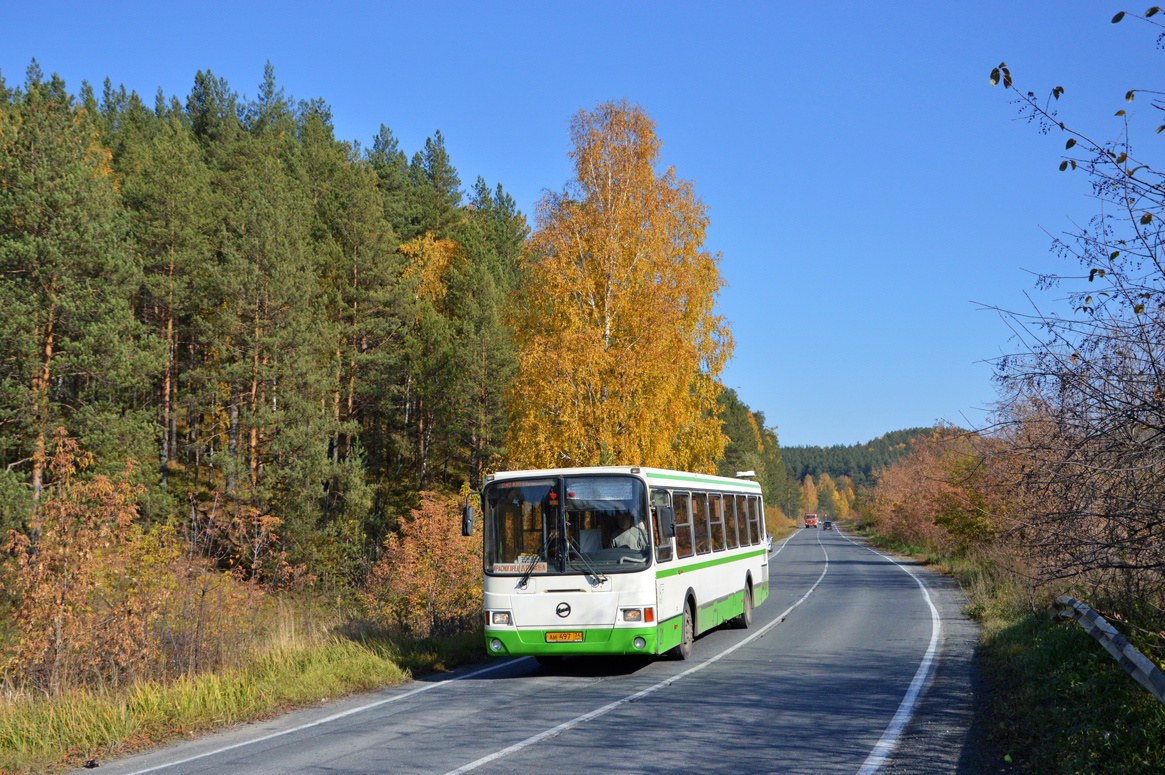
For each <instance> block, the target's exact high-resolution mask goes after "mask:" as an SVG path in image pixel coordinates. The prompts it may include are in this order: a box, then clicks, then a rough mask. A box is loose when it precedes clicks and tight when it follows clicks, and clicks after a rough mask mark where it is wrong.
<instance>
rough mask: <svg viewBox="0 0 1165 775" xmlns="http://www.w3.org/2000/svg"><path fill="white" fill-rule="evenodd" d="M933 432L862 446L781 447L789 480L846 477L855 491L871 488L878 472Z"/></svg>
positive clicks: (895, 435)
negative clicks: (918, 438) (911, 443)
mask: <svg viewBox="0 0 1165 775" xmlns="http://www.w3.org/2000/svg"><path fill="white" fill-rule="evenodd" d="M932 430H933V428H908V429H906V430H902V431H892V432H891V433H887V434H885V435H884V436H879V437H878V438H876V439H874V440H873V441H869V442H866V443H865V444H854V445H852V446H844V445H840V444H838V445H835V446H832V447H781V456H782V458H783V459H784V461H785V467H786V468H788V469H789V476H790V477H791V478H792V479H793V480H794V481H797V482H800V481H803V480H804V479H805V477H806V475H808V476H812V477H813V478H814V480H816V479H818V478H819V477H820V476H821V474H823V473H828V474H829V475H830V476H831V477H833V478H834V479H837V478H838V477H841V476H848V477H850V478H851V479H853V482H854V485H855V486H857V487H872V486H873V484H874V481H875V478H876V476H877V473H878V471H880V470H881V469H883V468H885V467H886V466H888V465H890V464H891V463H893V462H894V461H896V460H898V459H899V458H901V457H904V456H906V455H907V454H909V452H910V442H911V441H912V440H913V439H915V438H917V437H918V436H921V435H924V434H928V433H930V432H931V431H932Z"/></svg>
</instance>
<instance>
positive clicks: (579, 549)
mask: <svg viewBox="0 0 1165 775" xmlns="http://www.w3.org/2000/svg"><path fill="white" fill-rule="evenodd" d="M566 541H567V544H569V545H570V547H571V548H572V549H574V552H575V554H577V555H578V558H579V559H580V560H582V564H583V565H585V566H586V568H587V570H588V571H590V573H591V575H592V576H594V577H595V581H596V583H599V584H602V583H603V582H605V581H606V580H607V577H606V576H604V575H603V574H602V573H599V572H598V571H597V570H595V566H593V565H591V564H590V563H589V562H587V558H586V557H584V556H583V551H582V547H581V546H579V543H578V541H576V540H574V538H572V537H571V535H570V533H567V534H566Z"/></svg>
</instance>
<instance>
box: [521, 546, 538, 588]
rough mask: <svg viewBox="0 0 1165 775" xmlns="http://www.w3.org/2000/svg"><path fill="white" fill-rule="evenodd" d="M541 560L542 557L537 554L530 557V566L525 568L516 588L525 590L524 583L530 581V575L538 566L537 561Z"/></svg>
mask: <svg viewBox="0 0 1165 775" xmlns="http://www.w3.org/2000/svg"><path fill="white" fill-rule="evenodd" d="M541 559H542V555H541V554H540V553H538V552H535V553H534V554H532V555H530V564H529V565H528V566H526V572H525V573H523V574H522V578H520V579H518V586H519V587H521V588H522V589H525V588H526V582H528V581H529V580H530V574H531V573H533V572H534V568H535V567H536V566H537V565H538V561H539V560H541Z"/></svg>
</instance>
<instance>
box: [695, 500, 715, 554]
mask: <svg viewBox="0 0 1165 775" xmlns="http://www.w3.org/2000/svg"><path fill="white" fill-rule="evenodd" d="M692 525H693V532H694V533H695V536H694V538H695V541H696V554H707V553H708V552H710V551H711V550H712V544H711V542H709V540H708V495H707V494H706V493H702V492H694V493H692Z"/></svg>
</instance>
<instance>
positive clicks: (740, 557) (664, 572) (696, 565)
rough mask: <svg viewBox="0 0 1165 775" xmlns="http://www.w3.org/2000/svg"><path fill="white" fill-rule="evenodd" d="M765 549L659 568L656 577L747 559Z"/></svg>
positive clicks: (676, 574) (663, 577) (664, 577)
mask: <svg viewBox="0 0 1165 775" xmlns="http://www.w3.org/2000/svg"><path fill="white" fill-rule="evenodd" d="M766 551H767V550H766V549H759V550H757V551H755V552H749V553H748V554H736V555H732V556H731V557H717V558H716V559H715V560H705V561H704V562H697V563H694V564H692V565H685V566H683V567H681V568H668V569H667V570H659V571H656V572H655V577H656V578H657V579H666V578H667V577H668V576H678V575H679V574H680V573H687V572H689V571H694V570H700V569H701V568H711V567H712V566H713V565H723V564H724V563H726V562H736V561H737V560H747V559H749V558H751V557H759V556H760V555H762V554H765V553H766Z"/></svg>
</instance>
